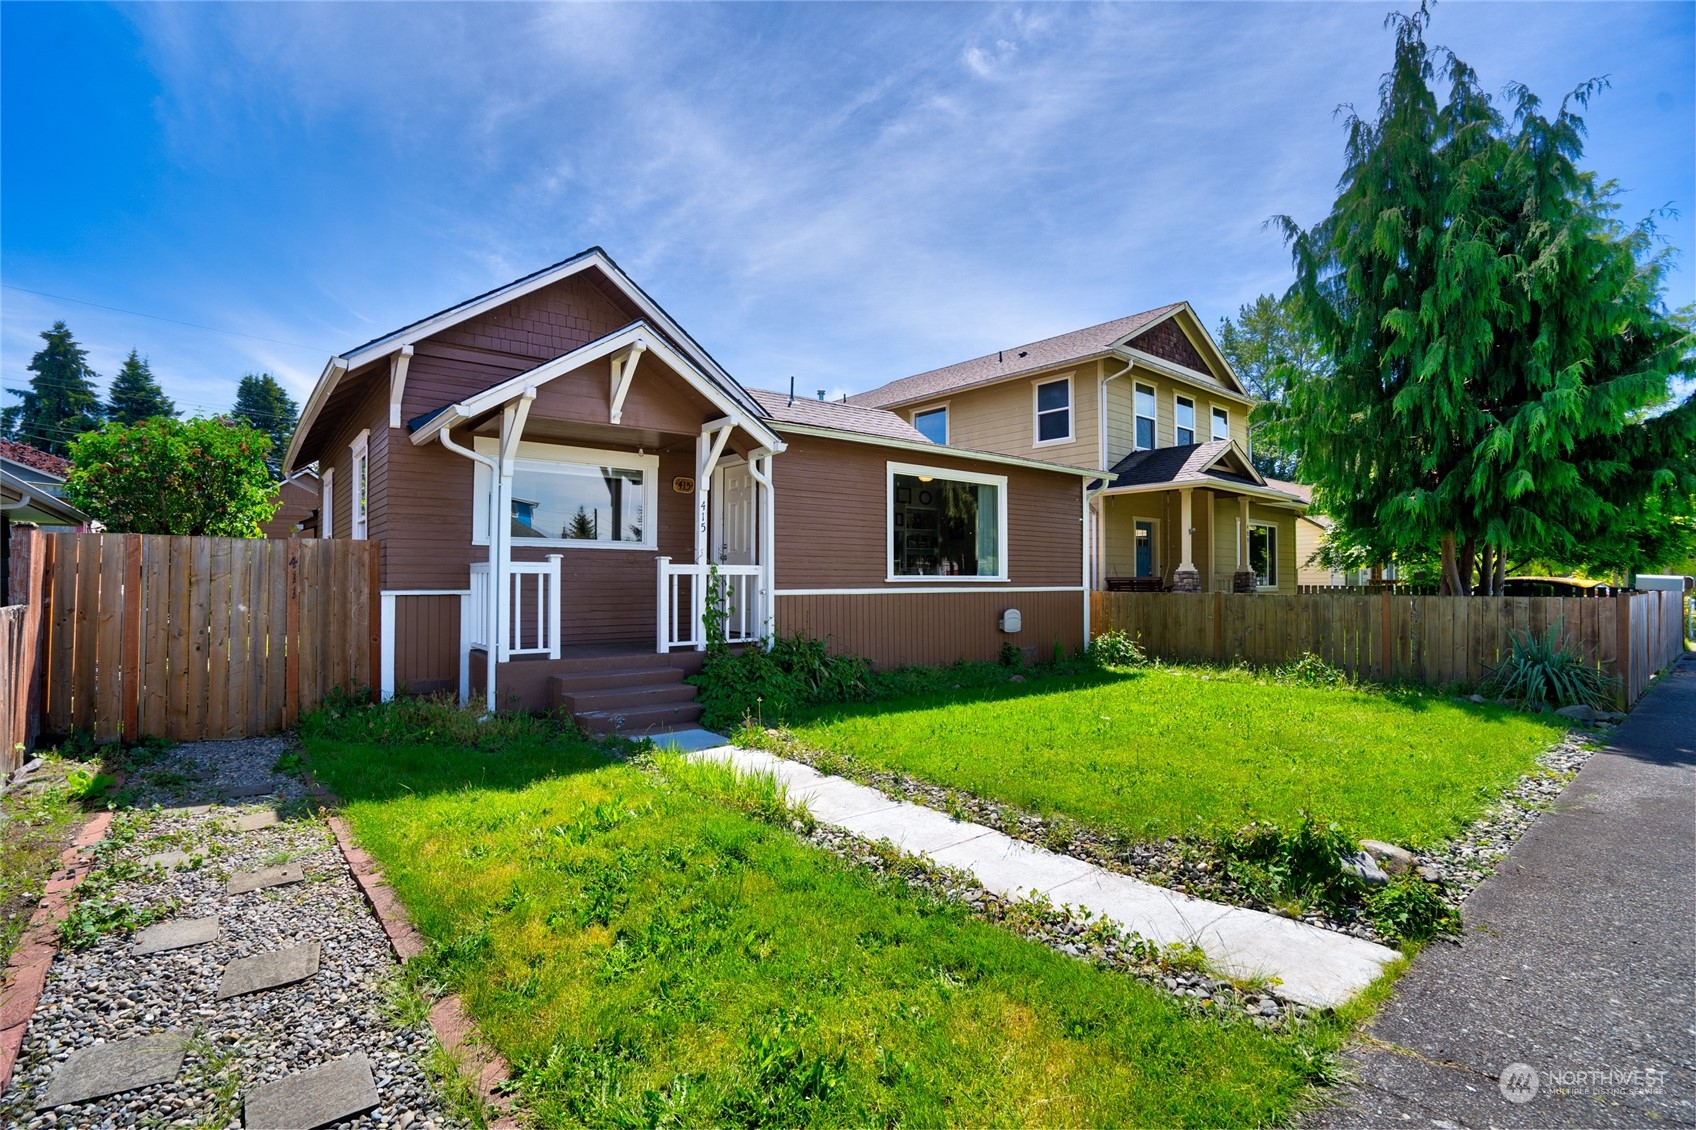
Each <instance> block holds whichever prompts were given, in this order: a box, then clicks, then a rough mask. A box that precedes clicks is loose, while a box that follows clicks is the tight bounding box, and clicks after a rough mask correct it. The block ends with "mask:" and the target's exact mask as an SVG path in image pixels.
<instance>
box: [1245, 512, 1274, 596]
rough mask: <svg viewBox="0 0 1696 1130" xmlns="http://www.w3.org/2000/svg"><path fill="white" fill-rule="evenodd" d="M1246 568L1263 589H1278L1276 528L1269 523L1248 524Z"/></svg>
mask: <svg viewBox="0 0 1696 1130" xmlns="http://www.w3.org/2000/svg"><path fill="white" fill-rule="evenodd" d="M1248 567H1249V569H1250V570H1252V571H1253V572H1254V583H1255V584H1256V585H1258V586H1259V587H1261V588H1263V589H1270V588H1277V587H1278V527H1277V526H1274V525H1273V524H1272V523H1270V522H1250V523H1249V524H1248Z"/></svg>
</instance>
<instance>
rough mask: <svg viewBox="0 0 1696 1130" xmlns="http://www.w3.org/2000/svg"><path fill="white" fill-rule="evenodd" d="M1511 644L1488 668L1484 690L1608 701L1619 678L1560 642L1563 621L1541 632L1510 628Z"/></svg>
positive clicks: (1538, 698)
mask: <svg viewBox="0 0 1696 1130" xmlns="http://www.w3.org/2000/svg"><path fill="white" fill-rule="evenodd" d="M1509 639H1510V640H1511V641H1512V646H1511V648H1510V649H1509V651H1508V654H1507V655H1505V656H1503V657H1502V660H1501V662H1500V663H1497V664H1494V665H1493V666H1490V667H1487V668H1485V673H1484V693H1485V694H1488V695H1492V696H1494V697H1497V698H1517V699H1523V700H1524V701H1525V702H1526V703H1528V704H1529V703H1533V702H1543V703H1552V704H1553V705H1555V706H1574V705H1578V704H1582V705H1584V706H1589V707H1602V706H1605V705H1607V701H1608V698H1609V697H1610V696H1611V695H1612V694H1613V692H1614V689H1615V688H1616V687H1617V686H1618V685H1619V680H1618V679H1616V678H1614V677H1613V676H1612V675H1607V674H1604V673H1603V672H1601V671H1599V670H1597V669H1596V668H1594V667H1590V666H1586V664H1585V662H1584V657H1583V656H1582V655H1580V654H1579V653H1578V652H1574V651H1568V650H1566V649H1565V648H1563V647H1562V646H1561V621H1560V620H1556V621H1555V622H1554V623H1553V624H1550V625H1549V630H1548V631H1546V632H1544V633H1543V634H1542V635H1537V634H1535V633H1532V632H1510V633H1509Z"/></svg>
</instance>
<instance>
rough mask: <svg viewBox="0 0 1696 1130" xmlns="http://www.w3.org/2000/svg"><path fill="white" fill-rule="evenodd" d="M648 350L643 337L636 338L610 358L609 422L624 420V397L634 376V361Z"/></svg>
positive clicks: (615, 422)
mask: <svg viewBox="0 0 1696 1130" xmlns="http://www.w3.org/2000/svg"><path fill="white" fill-rule="evenodd" d="M647 351H648V342H647V339H645V338H640V337H639V338H637V339H636V340H635V341H634V342H632V343H631V345H630V348H629V349H628V350H627V351H626V352H624V353H621V354H615V355H614V356H613V359H612V410H611V412H609V413H608V419H609V421H610V422H611V423H614V424H621V423H623V422H624V398H625V396H626V395H628V394H629V392H630V382H631V380H632V379H633V378H634V377H635V376H636V362H638V361H640V360H641V359H642V354H644V353H646V352H647Z"/></svg>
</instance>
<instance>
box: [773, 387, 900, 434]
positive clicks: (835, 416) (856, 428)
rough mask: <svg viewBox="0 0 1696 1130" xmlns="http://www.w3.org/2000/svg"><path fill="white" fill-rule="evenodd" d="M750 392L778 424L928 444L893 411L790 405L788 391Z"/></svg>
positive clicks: (803, 401)
mask: <svg viewBox="0 0 1696 1130" xmlns="http://www.w3.org/2000/svg"><path fill="white" fill-rule="evenodd" d="M748 392H749V393H750V394H751V395H752V396H753V398H754V400H755V401H756V402H757V403H758V404H759V406H760V409H761V411H762V412H763V413H764V414H765V416H766V418H767V419H769V420H770V421H772V423H774V424H776V425H783V424H800V425H802V426H803V427H812V428H831V429H833V430H835V431H839V432H857V433H859V434H861V435H869V436H882V437H883V438H884V439H899V440H906V441H907V442H909V443H929V442H930V440H928V439H926V438H925V436H924V433H922V432H920V431H919V429H917V428H915V427H914V426H913V425H911V424H909V423H908V422H907V421H905V420H903V419H902V418H901V417H899V416H897V415H896V414H895V413H893V412H885V411H884V410H883V409H881V408H865V407H862V406H860V405H857V404H843V403H842V402H841V401H834V400H812V399H809V398H807V397H801V396H797V397H796V398H795V403H793V404H791V403H789V394H788V393H786V392H770V391H767V390H766V389H759V388H752V389H749V390H748Z"/></svg>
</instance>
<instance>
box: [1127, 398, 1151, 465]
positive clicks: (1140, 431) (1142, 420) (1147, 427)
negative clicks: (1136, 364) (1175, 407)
mask: <svg viewBox="0 0 1696 1130" xmlns="http://www.w3.org/2000/svg"><path fill="white" fill-rule="evenodd" d="M1131 409H1132V411H1133V413H1134V414H1135V416H1136V441H1137V450H1138V451H1152V450H1154V386H1153V385H1145V384H1137V385H1133V386H1132V388H1131Z"/></svg>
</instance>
